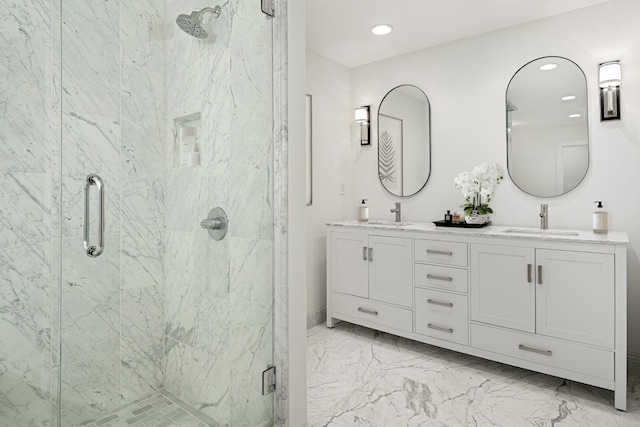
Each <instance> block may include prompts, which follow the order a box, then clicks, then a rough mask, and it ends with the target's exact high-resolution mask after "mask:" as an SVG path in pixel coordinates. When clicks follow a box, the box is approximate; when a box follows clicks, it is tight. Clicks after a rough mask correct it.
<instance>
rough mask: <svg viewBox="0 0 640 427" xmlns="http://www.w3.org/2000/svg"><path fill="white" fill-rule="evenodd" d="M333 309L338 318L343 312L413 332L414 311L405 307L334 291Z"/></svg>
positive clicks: (356, 317) (346, 314)
mask: <svg viewBox="0 0 640 427" xmlns="http://www.w3.org/2000/svg"><path fill="white" fill-rule="evenodd" d="M331 309H332V310H333V314H334V315H335V316H336V317H338V318H340V314H342V315H344V316H348V317H351V318H355V319H362V320H366V321H367V322H374V323H377V324H380V325H381V326H388V327H390V328H393V329H400V330H402V331H406V332H412V320H413V319H412V318H413V316H412V311H411V310H407V309H404V308H400V307H394V306H392V305H387V304H384V303H381V302H378V301H373V300H370V299H367V298H359V297H355V296H351V295H344V294H338V293H332V294H331Z"/></svg>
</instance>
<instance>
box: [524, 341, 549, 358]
mask: <svg viewBox="0 0 640 427" xmlns="http://www.w3.org/2000/svg"><path fill="white" fill-rule="evenodd" d="M518 349H520V350H524V351H530V352H531V353H537V354H542V355H544V356H551V355H552V354H553V353H552V352H551V350H540V349H539V348H533V347H528V346H526V345H522V344H519V345H518Z"/></svg>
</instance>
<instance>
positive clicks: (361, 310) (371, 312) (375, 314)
mask: <svg viewBox="0 0 640 427" xmlns="http://www.w3.org/2000/svg"><path fill="white" fill-rule="evenodd" d="M358 311H359V312H360V313H366V314H371V315H372V316H377V315H378V312H377V311H375V310H367V309H366V308H362V307H358Z"/></svg>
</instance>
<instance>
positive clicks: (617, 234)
mask: <svg viewBox="0 0 640 427" xmlns="http://www.w3.org/2000/svg"><path fill="white" fill-rule="evenodd" d="M326 225H328V226H332V227H348V228H362V229H368V230H387V231H411V232H418V233H426V234H435V235H458V236H475V237H498V238H511V239H526V240H541V241H556V242H572V243H598V244H603V245H626V244H628V243H629V236H628V235H627V233H625V232H624V231H609V232H608V233H606V234H596V233H594V232H593V231H592V230H569V229H567V230H559V229H549V230H540V229H537V228H527V227H516V226H498V225H489V226H487V227H483V228H459V227H436V225H435V224H434V223H432V222H404V221H403V222H400V223H396V222H393V221H381V220H369V222H358V221H340V222H328V223H327V224H326Z"/></svg>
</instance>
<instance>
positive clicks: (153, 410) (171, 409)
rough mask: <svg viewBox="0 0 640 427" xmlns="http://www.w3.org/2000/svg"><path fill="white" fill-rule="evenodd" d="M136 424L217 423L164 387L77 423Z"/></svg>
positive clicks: (186, 426) (185, 426)
mask: <svg viewBox="0 0 640 427" xmlns="http://www.w3.org/2000/svg"><path fill="white" fill-rule="evenodd" d="M139 425H140V426H141V425H145V426H149V427H164V426H169V427H192V426H193V427H207V426H212V427H218V426H219V424H218V423H216V422H215V421H214V420H213V419H211V418H209V417H207V416H206V415H204V414H203V413H201V412H199V411H197V410H195V409H193V408H192V407H190V406H189V405H187V404H186V403H184V402H183V401H182V400H180V399H178V398H177V397H176V396H174V395H173V394H171V393H169V392H167V391H165V390H161V391H159V392H158V393H155V394H153V395H152V396H149V397H146V398H144V399H140V400H137V401H135V402H132V403H129V404H127V405H124V406H121V407H119V408H117V409H115V410H113V411H111V412H109V413H107V414H102V415H101V416H100V417H98V418H95V419H92V420H89V421H86V422H84V423H82V424H80V426H86V427H98V426H102V427H105V426H108V427H129V426H139Z"/></svg>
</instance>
